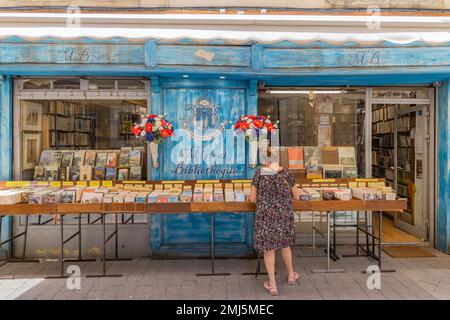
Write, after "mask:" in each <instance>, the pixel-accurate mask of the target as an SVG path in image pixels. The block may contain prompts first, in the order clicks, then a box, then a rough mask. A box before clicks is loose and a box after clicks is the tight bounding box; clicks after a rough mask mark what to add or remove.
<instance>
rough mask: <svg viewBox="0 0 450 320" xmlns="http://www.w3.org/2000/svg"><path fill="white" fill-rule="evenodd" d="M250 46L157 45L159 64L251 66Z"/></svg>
mask: <svg viewBox="0 0 450 320" xmlns="http://www.w3.org/2000/svg"><path fill="white" fill-rule="evenodd" d="M250 64H251V55H250V46H211V45H208V46H204V45H190V46H188V45H184V46H180V45H173V44H160V45H158V46H157V65H158V66H166V65H168V66H170V65H188V66H217V67H224V66H227V67H250Z"/></svg>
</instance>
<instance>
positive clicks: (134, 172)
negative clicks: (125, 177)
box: [129, 166, 142, 180]
mask: <svg viewBox="0 0 450 320" xmlns="http://www.w3.org/2000/svg"><path fill="white" fill-rule="evenodd" d="M129 179H130V180H141V179H142V167H141V166H133V167H130V174H129Z"/></svg>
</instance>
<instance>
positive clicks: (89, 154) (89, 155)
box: [84, 150, 97, 166]
mask: <svg viewBox="0 0 450 320" xmlns="http://www.w3.org/2000/svg"><path fill="white" fill-rule="evenodd" d="M96 154H97V152H95V151H93V150H88V151H86V154H85V157H84V164H85V165H86V166H95V155H96Z"/></svg>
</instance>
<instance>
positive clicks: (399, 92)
mask: <svg viewBox="0 0 450 320" xmlns="http://www.w3.org/2000/svg"><path fill="white" fill-rule="evenodd" d="M372 92H373V94H372V95H373V97H374V98H378V99H380V98H385V99H428V98H429V97H430V96H429V95H430V91H429V89H427V88H413V89H389V88H388V89H374V90H373V91H372Z"/></svg>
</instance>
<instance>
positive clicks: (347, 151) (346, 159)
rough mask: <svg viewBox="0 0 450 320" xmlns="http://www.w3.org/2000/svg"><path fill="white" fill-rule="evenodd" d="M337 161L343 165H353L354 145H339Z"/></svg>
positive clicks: (354, 163) (354, 162)
mask: <svg viewBox="0 0 450 320" xmlns="http://www.w3.org/2000/svg"><path fill="white" fill-rule="evenodd" d="M339 163H340V164H341V165H343V166H355V165H356V161H355V147H339Z"/></svg>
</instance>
